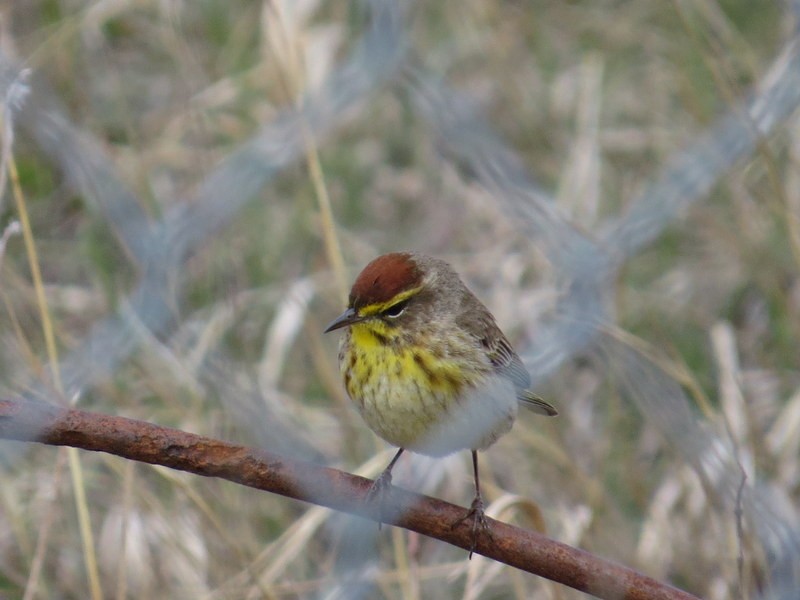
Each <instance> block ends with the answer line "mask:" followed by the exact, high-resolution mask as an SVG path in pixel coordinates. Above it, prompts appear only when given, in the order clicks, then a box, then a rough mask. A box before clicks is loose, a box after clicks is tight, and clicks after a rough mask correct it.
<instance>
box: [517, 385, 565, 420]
mask: <svg viewBox="0 0 800 600" xmlns="http://www.w3.org/2000/svg"><path fill="white" fill-rule="evenodd" d="M517 400H519V401H520V403H521V404H522V406H524V407H525V408H527V409H530V410H532V411H533V412H535V413H536V414H537V415H544V416H546V417H555V416H556V415H557V414H558V411H557V410H556V409H555V408H554V407H553V405H552V404H550V403H549V402H545V401H544V400H542V399H541V398H539V396H537V395H536V394H534V393H533V392H531V391H530V390H518V391H517Z"/></svg>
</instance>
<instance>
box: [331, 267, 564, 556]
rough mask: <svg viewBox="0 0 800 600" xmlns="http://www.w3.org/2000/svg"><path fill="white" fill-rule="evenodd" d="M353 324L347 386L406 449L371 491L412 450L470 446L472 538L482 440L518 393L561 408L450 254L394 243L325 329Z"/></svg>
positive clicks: (375, 426) (496, 429)
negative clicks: (538, 387)
mask: <svg viewBox="0 0 800 600" xmlns="http://www.w3.org/2000/svg"><path fill="white" fill-rule="evenodd" d="M342 328H346V329H347V331H346V332H345V334H344V335H343V336H342V339H341V342H340V345H339V368H340V370H341V374H342V378H343V380H344V386H345V389H346V390H347V393H348V395H349V396H350V398H351V400H352V401H353V402H354V404H355V406H356V408H357V409H358V411H359V413H360V414H361V416H362V417H363V419H364V421H366V423H367V425H368V426H369V427H370V429H372V430H373V431H374V432H375V433H377V434H378V435H379V436H380V437H382V438H383V439H384V440H386V441H387V442H389V443H390V444H392V445H393V446H397V447H398V448H399V450H398V451H397V453H396V454H395V455H394V458H392V460H391V462H390V463H389V465H388V466H387V467H386V469H385V470H384V471H383V473H381V475H380V476H379V477H378V479H376V480H375V482H374V483H373V486H372V488H371V489H370V492H369V494H368V496H367V499H368V500H371V499H372V498H374V497H376V496H377V497H380V496H381V495H382V493H383V491H384V490H385V489H386V488H387V487H388V486H389V485H390V484H391V480H392V474H391V471H392V467H394V465H395V463H396V462H397V460H398V459H399V458H400V455H401V454H402V453H403V452H404V451H405V450H411V451H413V452H417V453H419V454H424V455H427V456H445V455H447V454H451V453H453V452H456V451H458V450H470V451H471V452H472V467H473V472H474V475H475V499H474V500H473V502H472V505H471V507H470V509H469V511H468V512H467V513H466V514H465V515H464V517H463V518H461V519H459V521H457V522H456V523H454V524H453V527H455V526H457V525H459V524H460V523H461V522H463V521H465V520H467V519H469V518H472V519H473V526H472V548H471V550H470V557H471V556H472V552H473V550H474V549H475V544H476V541H477V535H478V528H479V527H481V528H482V529H486V525H487V524H486V520H485V519H486V517H485V514H484V505H483V500H482V498H481V488H480V479H479V478H478V450H484V449H486V448H488V447H489V446H490V445H491V444H493V443H494V442H495V441H496V440H497V439H498V438H499V437H500V436H502V435H503V434H505V433H506V432H508V430H509V429H511V426H512V424H513V423H514V420H515V419H516V416H517V405H518V403H520V404H522V405H523V406H525V407H527V408H529V409H531V410H533V412H535V413H538V414H541V415H546V416H555V415H556V414H558V413H557V411H556V409H555V408H553V407H552V406H551V405H550V404H548V403H547V402H545V401H544V400H542V399H541V398H539V397H538V396H536V395H534V394H533V393H532V392H531V391H530V390H529V389H528V388H529V387H530V384H531V381H530V375H529V374H528V372H527V371H526V370H525V367H524V366H523V364H522V361H521V360H520V358H519V356H518V355H517V353H516V352H515V351H514V349H513V348H512V347H511V344H510V343H509V341H508V339H507V338H506V336H505V335H504V334H503V332H502V331H501V330H500V328H499V327H498V326H497V323H496V322H495V319H494V316H493V315H492V313H490V312H489V310H488V309H487V308H486V307H485V306H484V305H483V304H482V303H481V301H480V300H478V299H477V298H476V297H475V295H474V294H473V293H472V292H471V291H470V290H469V289H467V287H466V286H465V285H464V283H463V282H462V281H461V279H460V278H459V276H458V274H457V273H456V271H455V270H454V269H453V268H452V267H451V266H450V265H449V264H448V263H446V262H445V261H443V260H440V259H437V258H432V257H430V256H425V255H423V254H419V253H416V252H392V253H390V254H384V255H383V256H379V257H378V258H376V259H374V260H373V261H372V262H370V263H369V264H368V265H367V266H366V267H364V270H363V271H361V273H360V274H359V275H358V277H357V278H356V280H355V283H353V287H352V289H351V291H350V298H349V302H348V305H347V310H345V311H344V312H343V313H342V314H341V315H340V316H339V317H337V318H336V319H334V320H333V321H332V322H331V323H330V324H329V325H328V326H327V327H326V329H325V333H328V332H329V331H334V330H336V329H342Z"/></svg>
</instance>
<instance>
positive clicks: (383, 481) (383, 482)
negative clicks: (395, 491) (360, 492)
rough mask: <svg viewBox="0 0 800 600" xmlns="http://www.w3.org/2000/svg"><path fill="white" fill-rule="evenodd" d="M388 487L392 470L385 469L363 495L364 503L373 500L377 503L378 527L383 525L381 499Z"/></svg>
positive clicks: (390, 485)
mask: <svg viewBox="0 0 800 600" xmlns="http://www.w3.org/2000/svg"><path fill="white" fill-rule="evenodd" d="M390 487H392V472H391V471H390V470H388V469H387V470H385V471H384V472H383V473H381V474H380V475H379V476H378V478H377V479H376V480H375V481H373V482H372V485H371V486H370V488H369V491H368V492H367V495H366V496H365V497H364V502H365V503H366V504H373V503H375V502H377V504H378V529H381V527H382V526H383V501H384V496H386V492H387V491H388V489H389V488H390Z"/></svg>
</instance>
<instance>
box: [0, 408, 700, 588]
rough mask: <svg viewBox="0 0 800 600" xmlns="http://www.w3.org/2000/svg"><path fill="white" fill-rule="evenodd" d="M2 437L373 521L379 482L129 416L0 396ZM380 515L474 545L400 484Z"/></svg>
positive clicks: (513, 552) (572, 573)
mask: <svg viewBox="0 0 800 600" xmlns="http://www.w3.org/2000/svg"><path fill="white" fill-rule="evenodd" d="M0 438H3V439H9V440H18V441H35V442H39V443H42V444H48V445H54V446H73V447H75V448H82V449H84V450H93V451H96V452H107V453H109V454H114V455H116V456H120V457H123V458H127V459H130V460H136V461H140V462H145V463H149V464H154V465H163V466H165V467H170V468H173V469H179V470H181V471H187V472H190V473H194V474H196V475H202V476H204V477H219V478H221V479H226V480H228V481H232V482H234V483H239V484H242V485H246V486H249V487H252V488H256V489H260V490H265V491H268V492H272V493H275V494H280V495H282V496H287V497H289V498H294V499H296V500H303V501H305V502H310V503H312V504H319V505H322V506H327V507H329V508H332V509H334V510H338V511H343V512H347V513H350V514H354V515H358V516H361V517H365V518H368V519H372V520H377V518H378V516H379V515H378V514H377V512H376V511H375V510H373V507H371V506H369V505H367V504H365V503H364V501H363V500H364V497H365V494H366V493H367V490H368V489H369V486H370V484H371V481H370V480H368V479H365V478H363V477H358V476H356V475H350V474H349V473H345V472H343V471H338V470H336V469H330V468H326V467H321V466H319V465H315V464H312V463H309V462H305V461H299V460H293V459H289V458H287V457H285V456H280V455H278V454H274V453H271V452H267V451H265V450H260V449H257V448H247V447H244V446H237V445H235V444H231V443H228V442H222V441H219V440H214V439H211V438H206V437H203V436H200V435H195V434H193V433H187V432H185V431H180V430H178V429H171V428H169V427H162V426H159V425H154V424H152V423H148V422H146V421H137V420H134V419H127V418H124V417H116V416H111V415H105V414H99V413H91V412H87V411H81V410H74V409H65V408H60V407H57V406H54V405H50V404H45V403H41V402H31V401H16V400H0ZM385 502H386V503H385V506H384V507H383V510H382V511H381V515H380V517H381V519H382V520H383V521H384V522H386V523H391V524H394V525H397V526H399V527H404V528H406V529H410V530H412V531H416V532H418V533H421V534H423V535H426V536H429V537H433V538H436V539H438V540H441V541H444V542H447V543H449V544H453V545H454V546H458V547H460V548H464V549H469V547H470V545H471V541H472V534H471V529H470V527H469V525H468V524H464V525H461V526H458V527H455V528H453V527H452V526H451V524H453V523H455V522H457V521H458V520H459V519H460V518H461V517H462V516H463V514H464V508H462V507H459V506H456V505H454V504H449V503H447V502H443V501H442V500H437V499H435V498H430V497H428V496H421V495H419V494H414V493H411V492H407V491H404V490H401V489H399V488H396V487H393V488H392V489H391V491H390V492H389V493H388V494H387V495H386V497H385ZM488 521H489V527H490V531H491V539H490V538H489V537H488V536H482V539H479V540H478V545H477V548H476V550H475V551H476V552H477V553H479V554H482V555H484V556H486V557H488V558H492V559H494V560H497V561H500V562H503V563H505V564H508V565H511V566H513V567H517V568H518V569H522V570H524V571H528V572H530V573H534V574H536V575H540V576H542V577H546V578H547V579H551V580H553V581H556V582H559V583H562V584H564V585H567V586H569V587H572V588H575V589H577V590H580V591H583V592H587V593H589V594H592V595H594V596H597V597H598V598H609V599H611V598H613V599H614V600H622V599H625V600H644V599H649V600H659V599H660V600H692V599H694V600H696V598H695V596H692V595H691V594H688V593H686V592H683V591H681V590H678V589H675V588H673V587H671V586H668V585H666V584H663V583H660V582H658V581H656V580H654V579H651V578H650V577H647V576H645V575H642V574H640V573H637V572H636V571H633V570H632V569H629V568H627V567H624V566H622V565H619V564H616V563H613V562H610V561H608V560H605V559H602V558H600V557H597V556H594V555H593V554H590V553H588V552H585V551H583V550H579V549H577V548H573V547H571V546H567V545H566V544H562V543H560V542H557V541H555V540H552V539H550V538H548V537H546V536H543V535H541V534H538V533H535V532H532V531H527V530H524V529H520V528H518V527H514V526H512V525H507V524H505V523H502V522H500V521H495V520H494V519H488Z"/></svg>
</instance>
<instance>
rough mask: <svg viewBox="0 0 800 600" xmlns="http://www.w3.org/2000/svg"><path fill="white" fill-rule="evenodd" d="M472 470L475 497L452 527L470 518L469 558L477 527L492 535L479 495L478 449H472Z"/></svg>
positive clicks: (473, 545) (476, 537)
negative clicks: (465, 512) (470, 540)
mask: <svg viewBox="0 0 800 600" xmlns="http://www.w3.org/2000/svg"><path fill="white" fill-rule="evenodd" d="M472 471H473V473H474V474H475V499H474V500H473V501H472V505H471V506H470V508H469V510H468V511H467V514H465V515H464V516H463V517H461V518H460V519H459V520H458V521H456V522H455V523H453V525H452V527H453V528H456V527H458V526H459V525H461V523H463V522H464V521H466V520H467V519H472V544H471V545H470V548H469V558H470V559H471V558H472V554H473V552H475V545H476V544H477V543H478V528H480V529H481V531H484V532H486V535H488V536H489V537H492V532H491V530H490V529H489V522H488V521H487V520H486V513H485V512H484V510H483V498H482V497H481V480H480V478H479V477H478V451H477V450H473V451H472Z"/></svg>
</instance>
